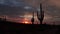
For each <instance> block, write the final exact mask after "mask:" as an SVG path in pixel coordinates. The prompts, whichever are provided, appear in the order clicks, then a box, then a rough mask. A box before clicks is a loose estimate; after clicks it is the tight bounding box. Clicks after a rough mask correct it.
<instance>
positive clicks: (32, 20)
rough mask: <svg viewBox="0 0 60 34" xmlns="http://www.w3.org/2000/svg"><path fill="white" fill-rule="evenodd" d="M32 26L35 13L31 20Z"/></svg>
mask: <svg viewBox="0 0 60 34" xmlns="http://www.w3.org/2000/svg"><path fill="white" fill-rule="evenodd" d="M31 22H32V24H34V12H33V17H32V19H31Z"/></svg>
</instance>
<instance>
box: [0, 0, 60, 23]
mask: <svg viewBox="0 0 60 34" xmlns="http://www.w3.org/2000/svg"><path fill="white" fill-rule="evenodd" d="M40 3H42V6H43V11H44V22H46V23H48V22H49V23H48V24H52V23H50V22H56V24H60V23H59V21H60V0H0V17H2V16H4V15H6V16H7V19H8V20H9V19H10V20H11V21H14V20H15V21H16V22H17V21H18V22H19V21H22V22H23V20H24V19H25V18H26V19H27V20H28V22H30V20H31V17H32V12H33V11H35V19H36V21H37V17H36V11H39V6H40V5H39V4H40ZM26 16H28V17H26Z"/></svg>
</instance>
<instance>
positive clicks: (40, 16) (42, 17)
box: [37, 4, 44, 24]
mask: <svg viewBox="0 0 60 34" xmlns="http://www.w3.org/2000/svg"><path fill="white" fill-rule="evenodd" d="M37 18H38V20H39V21H40V24H42V22H43V19H44V11H42V4H40V14H38V12H37Z"/></svg>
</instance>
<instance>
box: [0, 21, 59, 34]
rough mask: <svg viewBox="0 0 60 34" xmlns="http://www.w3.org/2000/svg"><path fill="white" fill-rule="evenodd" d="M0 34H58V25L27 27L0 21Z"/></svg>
mask: <svg viewBox="0 0 60 34" xmlns="http://www.w3.org/2000/svg"><path fill="white" fill-rule="evenodd" d="M0 34H60V25H47V24H43V25H32V24H29V25H27V24H22V23H14V22H8V21H4V20H3V21H2V20H0Z"/></svg>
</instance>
